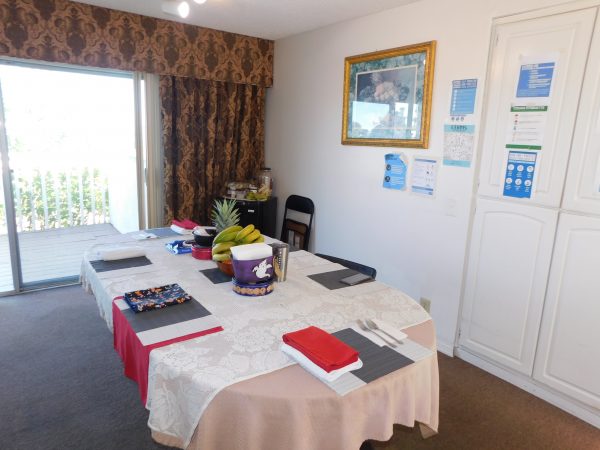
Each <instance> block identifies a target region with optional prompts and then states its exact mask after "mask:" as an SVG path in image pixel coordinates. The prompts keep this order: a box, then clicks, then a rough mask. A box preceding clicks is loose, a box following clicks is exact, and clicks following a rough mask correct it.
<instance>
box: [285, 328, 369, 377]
mask: <svg viewBox="0 0 600 450" xmlns="http://www.w3.org/2000/svg"><path fill="white" fill-rule="evenodd" d="M283 342H285V343H286V344H287V345H289V346H290V347H293V348H295V349H296V350H298V351H299V352H301V353H302V354H304V356H306V357H307V358H308V359H310V360H311V361H312V362H314V363H315V364H316V365H317V366H319V367H320V368H322V369H323V370H325V371H326V372H331V371H332V370H336V369H341V368H342V367H346V366H347V365H348V364H352V363H353V362H356V361H357V360H358V352H357V351H356V350H355V349H353V348H352V347H350V346H349V345H347V344H345V343H344V342H342V341H340V340H339V339H338V338H336V337H335V336H332V335H331V334H329V333H327V332H326V331H324V330H321V329H320V328H317V327H313V326H311V327H308V328H304V329H303V330H298V331H293V332H291V333H286V334H284V335H283Z"/></svg>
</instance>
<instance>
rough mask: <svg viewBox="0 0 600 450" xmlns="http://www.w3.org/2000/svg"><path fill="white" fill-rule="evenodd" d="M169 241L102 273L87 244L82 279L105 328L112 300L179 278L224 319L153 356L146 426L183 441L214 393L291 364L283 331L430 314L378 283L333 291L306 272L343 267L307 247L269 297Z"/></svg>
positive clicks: (408, 320)
mask: <svg viewBox="0 0 600 450" xmlns="http://www.w3.org/2000/svg"><path fill="white" fill-rule="evenodd" d="M121 239H126V238H121ZM170 240H172V239H170ZM168 241H169V239H161V240H153V241H144V242H143V243H142V245H143V246H144V247H146V249H147V256H148V258H149V259H150V260H151V261H152V262H153V264H152V265H150V266H143V267H139V268H132V269H124V270H119V271H112V272H103V273H96V272H94V270H93V269H92V268H91V265H90V264H89V262H88V261H89V260H90V258H91V259H93V255H94V252H95V251H97V249H92V250H91V251H90V252H88V254H87V255H86V257H85V259H84V261H83V263H82V273H81V279H82V282H83V285H84V286H85V287H87V288H88V289H89V290H91V291H92V292H93V293H94V294H95V296H96V300H97V302H98V308H99V310H100V314H101V315H102V317H103V318H104V319H105V320H106V322H107V324H108V326H109V327H110V328H112V313H111V307H112V299H113V298H114V297H116V296H118V295H122V294H123V293H124V292H127V291H132V290H136V289H143V288H149V287H153V286H159V285H163V284H168V283H179V284H180V285H181V286H182V287H183V288H184V289H185V290H186V291H187V292H189V293H190V294H191V295H192V296H193V297H194V298H196V299H197V300H199V301H200V302H201V303H202V304H203V305H204V306H205V307H206V308H208V309H209V310H210V311H211V312H212V313H213V314H214V315H215V317H217V318H218V319H219V320H220V321H221V324H222V326H223V328H224V331H222V332H220V333H216V334H211V335H208V336H203V337H200V338H197V339H191V340H188V341H184V342H179V343H177V344H174V345H170V346H167V347H162V348H159V349H155V350H153V351H152V352H151V353H150V367H149V382H148V401H147V405H146V406H147V408H148V409H149V410H150V418H149V422H148V424H149V426H150V428H152V429H153V430H155V431H159V432H161V433H164V434H167V435H170V436H175V437H177V438H179V439H181V441H182V442H184V443H185V445H186V446H187V445H188V444H189V442H190V439H191V438H192V435H193V433H194V430H195V428H196V426H197V424H198V422H199V420H200V418H201V416H202V413H203V412H204V411H205V409H206V408H207V406H208V405H209V403H210V402H211V400H212V399H213V398H214V397H215V396H216V395H217V394H218V393H219V391H221V390H222V389H223V388H225V387H227V386H229V385H231V384H234V383H237V382H240V381H243V380H246V379H249V378H253V377H256V376H258V375H261V374H265V373H269V372H272V371H274V370H278V369H281V368H283V367H286V366H289V365H291V364H293V363H292V362H291V361H290V360H289V359H288V358H287V356H285V354H284V353H282V352H281V351H280V350H279V345H280V343H281V335H282V334H284V333H286V332H289V331H294V330H298V329H300V328H304V327H306V326H308V325H315V326H318V327H320V328H323V329H325V330H327V331H330V332H333V331H336V330H339V329H341V328H345V327H347V326H349V325H351V324H352V323H354V321H355V320H356V319H358V318H375V319H382V320H385V321H386V322H388V323H390V324H391V325H393V326H395V327H397V328H400V329H402V328H406V327H409V326H412V325H416V324H419V323H423V322H425V321H427V320H430V319H431V317H430V316H429V315H428V314H427V312H426V311H425V310H423V308H421V306H419V305H418V304H417V303H416V302H415V301H414V300H412V299H411V298H410V297H408V296H407V295H405V294H404V293H402V292H400V291H398V290H397V289H394V288H391V287H389V286H387V285H385V284H383V283H380V282H371V283H364V284H360V285H357V286H352V287H347V288H342V289H337V290H329V289H327V288H325V287H323V286H321V285H320V284H318V283H316V282H315V281H313V280H311V279H310V278H308V277H307V275H310V274H314V273H322V272H327V271H332V270H340V269H343V267H342V266H340V265H338V264H334V263H330V262H328V261H326V260H324V259H321V258H319V257H317V256H315V255H313V254H311V253H308V252H305V251H298V252H292V253H290V257H289V263H288V275H287V281H286V282H284V283H277V285H276V287H275V290H274V292H273V293H272V294H270V295H267V296H265V297H262V298H252V297H243V296H239V295H237V294H235V293H234V292H233V291H232V290H231V283H222V284H213V283H212V282H211V281H209V280H208V279H207V278H206V277H205V276H204V275H202V274H201V273H200V272H199V270H202V269H205V268H212V267H215V264H214V263H213V262H211V261H198V260H196V259H194V258H192V257H191V255H189V254H188V255H173V254H170V253H168V252H167V251H166V250H165V249H164V243H165V242H168ZM117 272H120V273H117Z"/></svg>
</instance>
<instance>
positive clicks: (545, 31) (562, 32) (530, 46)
mask: <svg viewBox="0 0 600 450" xmlns="http://www.w3.org/2000/svg"><path fill="white" fill-rule="evenodd" d="M595 16H596V9H595V8H592V9H587V10H581V11H576V12H572V13H567V14H560V15H554V16H548V17H543V18H539V19H532V20H526V21H520V22H515V23H510V24H503V25H499V26H498V27H497V28H496V34H495V36H494V37H493V39H497V41H496V42H497V43H496V46H495V48H493V53H494V56H493V59H492V62H491V64H492V66H491V70H490V74H489V81H488V88H487V89H488V97H487V104H486V117H485V121H484V131H485V132H484V134H483V145H482V149H483V151H482V162H481V173H480V185H479V194H480V195H484V196H489V197H494V198H499V197H501V195H502V192H501V189H502V185H503V181H504V168H505V165H506V155H507V150H506V144H507V139H508V132H509V130H510V127H511V123H512V117H511V114H510V106H511V103H512V102H513V99H514V97H515V95H516V91H517V84H518V79H519V73H520V67H521V65H522V63H523V60H522V58H528V57H537V56H542V57H543V55H554V56H552V58H554V57H556V56H557V57H558V59H557V62H556V67H555V69H554V76H553V80H552V85H551V86H552V87H551V96H550V103H549V105H548V112H547V113H546V114H547V115H548V116H547V122H546V127H545V130H546V131H545V133H544V139H543V143H542V150H540V151H538V152H537V153H538V160H539V161H538V164H537V168H536V172H537V183H536V184H537V188H536V190H535V191H534V194H533V195H532V198H531V199H513V198H511V197H503V198H504V199H506V200H509V201H514V202H527V203H529V204H532V203H533V204H540V205H547V206H554V207H558V206H560V201H561V195H562V189H563V184H564V177H565V171H566V169H565V168H566V165H567V161H568V158H569V148H570V143H571V138H572V134H573V124H574V122H575V116H576V112H577V105H578V101H579V93H580V89H581V82H582V80H583V74H584V70H585V64H586V59H587V53H588V52H587V50H588V48H589V45H590V40H591V35H592V30H593V25H594V19H595ZM548 58H549V59H550V58H551V57H550V56H548ZM523 101H525V102H527V101H530V100H529V99H525V100H522V99H521V100H520V102H523Z"/></svg>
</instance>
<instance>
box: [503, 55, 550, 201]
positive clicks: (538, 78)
mask: <svg viewBox="0 0 600 450" xmlns="http://www.w3.org/2000/svg"><path fill="white" fill-rule="evenodd" d="M558 57H559V54H558V53H551V54H546V55H529V56H521V58H520V61H519V63H520V64H519V76H518V82H517V86H516V89H515V96H514V98H513V100H512V102H511V104H510V116H509V124H508V133H507V138H506V158H505V160H506V165H505V169H504V184H503V188H502V195H503V196H505V197H515V198H531V197H532V195H533V194H534V193H535V184H536V178H537V177H536V176H534V175H535V173H536V166H538V167H539V162H540V157H541V153H542V152H543V146H544V137H545V135H546V123H547V121H548V111H549V108H550V104H551V99H552V80H553V79H554V75H555V72H556V67H557V64H558Z"/></svg>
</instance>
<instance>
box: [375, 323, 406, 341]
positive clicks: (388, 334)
mask: <svg viewBox="0 0 600 450" xmlns="http://www.w3.org/2000/svg"><path fill="white" fill-rule="evenodd" d="M365 322H366V323H367V326H368V327H369V328H370V329H371V330H378V331H381V332H382V333H384V334H385V335H386V336H389V337H391V338H392V339H393V340H394V341H396V342H398V343H399V344H404V342H402V341H401V340H400V339H396V338H395V337H394V336H392V335H391V334H390V333H388V332H387V331H385V330H382V329H381V328H379V325H377V324H376V323H375V322H374V321H372V320H371V319H365Z"/></svg>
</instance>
